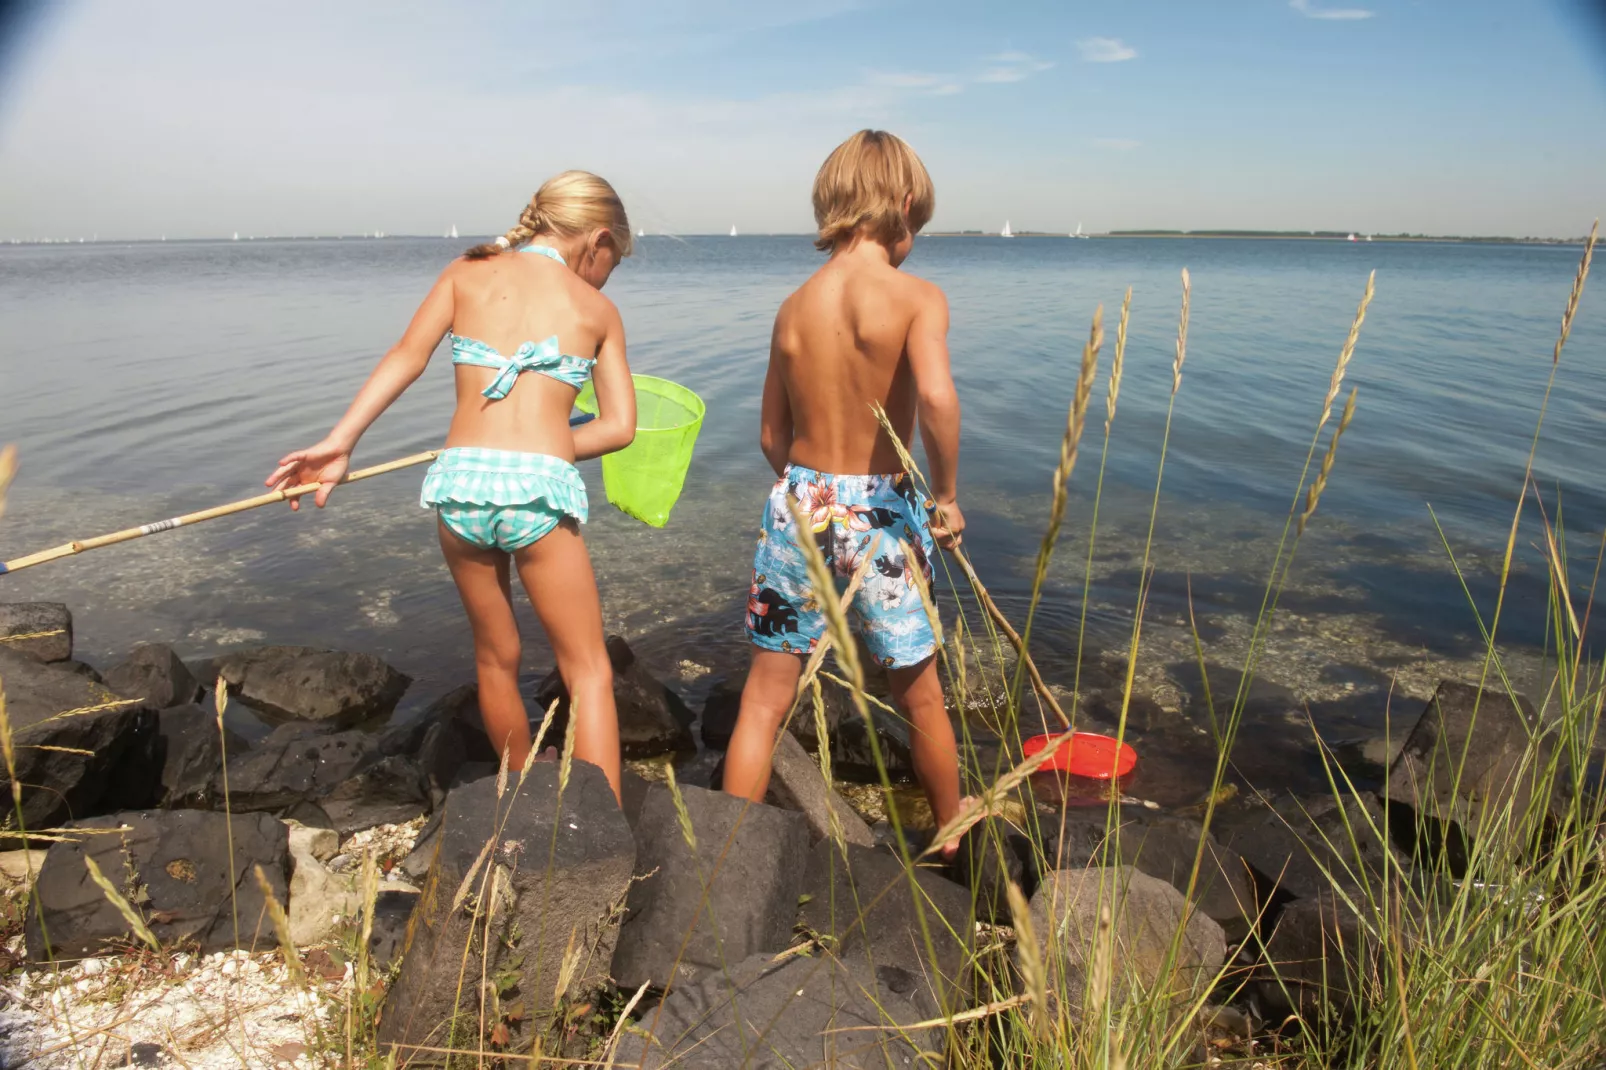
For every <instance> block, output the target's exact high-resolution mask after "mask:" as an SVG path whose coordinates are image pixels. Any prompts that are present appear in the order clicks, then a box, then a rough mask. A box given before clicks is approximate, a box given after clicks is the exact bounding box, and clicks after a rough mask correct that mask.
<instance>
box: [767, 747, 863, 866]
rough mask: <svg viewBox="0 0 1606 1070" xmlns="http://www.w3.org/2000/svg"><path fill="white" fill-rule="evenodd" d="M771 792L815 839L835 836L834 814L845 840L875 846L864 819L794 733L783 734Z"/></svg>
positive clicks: (772, 773) (772, 767)
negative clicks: (828, 782) (828, 781)
mask: <svg viewBox="0 0 1606 1070" xmlns="http://www.w3.org/2000/svg"><path fill="white" fill-rule="evenodd" d="M770 792H771V793H772V794H774V795H775V796H776V797H777V801H778V805H780V806H781V807H782V808H784V809H787V810H796V811H798V812H799V813H801V814H802V815H803V817H804V819H805V820H807V821H808V823H809V832H810V834H811V835H812V836H813V838H814V839H815V840H821V839H824V838H826V837H828V836H830V835H831V815H832V814H833V813H834V814H835V815H836V827H837V828H838V829H839V830H840V831H841V835H842V838H843V840H845V841H846V842H848V843H856V844H858V845H859V846H861V847H870V846H873V845H874V844H875V837H874V836H873V835H872V834H871V832H870V826H869V825H866V824H865V823H864V818H862V817H860V816H859V815H858V814H856V813H854V812H853V807H851V806H849V805H848V803H847V800H846V799H844V798H842V796H840V795H838V794H837V793H836V792H835V791H833V790H832V789H831V788H829V787H827V786H826V783H825V776H824V775H823V774H822V773H821V772H820V764H819V762H817V761H816V760H815V759H814V758H812V757H810V756H809V753H808V751H806V750H804V749H803V744H801V743H799V742H798V741H797V739H796V738H794V737H793V735H792V734H791V733H790V732H782V733H781V734H780V738H779V739H778V740H777V741H776V745H775V754H774V758H773V764H772V765H771V771H770Z"/></svg>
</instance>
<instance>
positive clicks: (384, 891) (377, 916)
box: [368, 885, 419, 971]
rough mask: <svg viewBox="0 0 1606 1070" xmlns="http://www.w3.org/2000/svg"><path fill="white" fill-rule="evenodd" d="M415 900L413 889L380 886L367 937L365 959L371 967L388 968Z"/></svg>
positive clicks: (404, 933) (404, 934) (404, 938)
mask: <svg viewBox="0 0 1606 1070" xmlns="http://www.w3.org/2000/svg"><path fill="white" fill-rule="evenodd" d="M418 900H419V893H418V891H417V890H416V889H413V888H386V887H384V886H383V885H381V886H380V891H379V895H378V896H377V897H376V898H375V899H374V927H373V929H372V930H371V931H370V933H369V936H368V961H369V962H370V963H372V964H373V968H374V969H376V970H380V971H384V970H388V969H390V968H391V966H392V965H394V964H395V962H396V960H397V959H399V958H400V957H401V950H402V945H403V944H405V943H406V941H407V926H408V923H409V922H410V921H411V920H412V917H413V910H414V909H415V908H416V907H417V906H418Z"/></svg>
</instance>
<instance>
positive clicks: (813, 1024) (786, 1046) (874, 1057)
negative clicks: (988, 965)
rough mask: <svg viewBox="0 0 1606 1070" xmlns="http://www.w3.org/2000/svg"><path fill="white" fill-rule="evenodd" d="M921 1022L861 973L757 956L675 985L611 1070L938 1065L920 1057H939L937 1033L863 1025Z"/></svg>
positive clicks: (901, 1069) (852, 1069)
mask: <svg viewBox="0 0 1606 1070" xmlns="http://www.w3.org/2000/svg"><path fill="white" fill-rule="evenodd" d="M919 1020H920V1015H919V1012H918V1011H917V1010H916V1009H915V1008H914V1007H913V1006H912V1005H911V1004H910V1003H909V1002H908V1001H907V1000H905V999H903V998H902V997H901V996H899V995H898V994H897V993H896V992H894V991H892V990H890V989H888V988H887V987H886V986H884V985H883V984H881V983H880V982H879V979H878V978H877V977H876V976H875V975H873V974H869V973H867V972H866V971H864V970H863V969H862V968H855V967H850V966H846V965H843V964H842V963H840V962H837V961H835V960H833V959H830V958H823V957H822V958H808V957H797V958H791V959H788V960H786V961H784V962H781V963H775V962H773V961H772V960H771V956H768V955H754V956H751V957H749V958H747V959H744V960H742V961H741V962H739V963H736V964H735V965H734V966H733V967H732V968H731V969H730V971H729V972H728V973H726V972H715V973H713V974H711V975H709V976H708V977H706V978H705V979H703V980H701V981H698V982H692V983H685V984H680V985H676V986H675V987H674V988H673V989H672V990H671V991H670V993H669V995H668V996H666V997H665V999H664V1001H663V1003H662V1004H661V1005H660V1007H659V1010H658V1011H657V1012H655V1013H654V1014H652V1015H649V1016H648V1017H647V1018H645V1019H644V1020H643V1022H642V1027H645V1028H642V1027H638V1029H637V1030H634V1031H632V1033H630V1034H627V1035H626V1036H625V1038H624V1041H623V1042H622V1043H621V1045H620V1048H619V1054H618V1057H617V1058H616V1059H615V1065H618V1066H630V1067H637V1066H639V1067H641V1068H642V1070H657V1068H660V1067H669V1066H671V1065H673V1066H676V1067H682V1066H696V1067H698V1068H699V1070H792V1068H794V1067H804V1066H814V1067H825V1066H829V1067H833V1068H836V1070H860V1068H863V1070H870V1068H874V1070H912V1068H913V1067H916V1066H927V1065H935V1064H933V1063H929V1062H926V1061H923V1060H922V1059H921V1053H923V1052H936V1053H940V1052H941V1050H942V1036H941V1033H940V1032H938V1031H936V1030H913V1031H909V1032H903V1031H900V1030H898V1029H896V1028H890V1029H884V1028H865V1027H884V1026H889V1025H891V1026H897V1025H899V1024H904V1025H910V1024H913V1023H915V1022H917V1021H919ZM856 1027H858V1028H856ZM648 1028H650V1029H651V1030H652V1032H650V1033H648V1032H647V1031H646V1030H647V1029H648Z"/></svg>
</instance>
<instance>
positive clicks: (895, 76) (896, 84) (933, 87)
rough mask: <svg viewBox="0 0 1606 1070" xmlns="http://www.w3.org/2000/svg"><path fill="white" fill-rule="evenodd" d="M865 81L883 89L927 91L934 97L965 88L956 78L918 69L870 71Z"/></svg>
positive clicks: (957, 91) (913, 91) (914, 91)
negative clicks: (927, 72) (926, 72)
mask: <svg viewBox="0 0 1606 1070" xmlns="http://www.w3.org/2000/svg"><path fill="white" fill-rule="evenodd" d="M865 83H866V84H867V85H872V86H879V87H881V88H883V89H902V90H906V91H908V92H911V93H927V94H930V95H931V96H934V97H943V96H949V95H951V94H953V93H959V92H962V91H963V90H964V88H965V87H964V86H963V85H962V84H960V83H959V82H958V81H957V80H955V79H953V78H950V77H948V76H947V75H945V74H925V73H922V72H919V71H871V72H870V73H869V74H868V75H867V76H866V77H865Z"/></svg>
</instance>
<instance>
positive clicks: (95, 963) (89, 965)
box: [78, 959, 106, 977]
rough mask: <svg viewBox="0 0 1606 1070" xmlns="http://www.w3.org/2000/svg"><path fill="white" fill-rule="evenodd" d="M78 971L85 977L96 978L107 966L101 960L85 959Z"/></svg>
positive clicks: (79, 965)
mask: <svg viewBox="0 0 1606 1070" xmlns="http://www.w3.org/2000/svg"><path fill="white" fill-rule="evenodd" d="M78 969H79V970H80V971H81V972H82V973H83V975H84V976H85V977H95V976H98V975H99V974H100V973H101V972H102V971H103V970H105V969H106V964H105V963H103V962H101V961H100V960H99V959H85V960H84V961H82V962H80V963H79V964H78Z"/></svg>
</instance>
